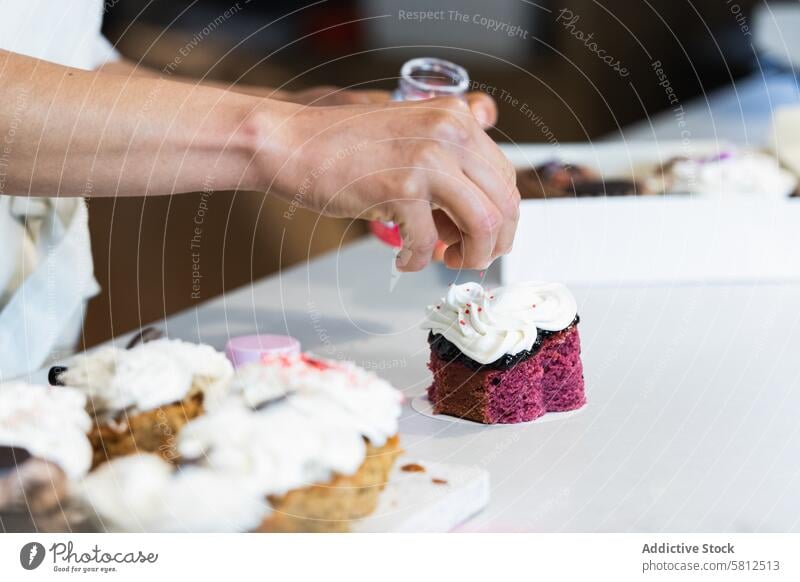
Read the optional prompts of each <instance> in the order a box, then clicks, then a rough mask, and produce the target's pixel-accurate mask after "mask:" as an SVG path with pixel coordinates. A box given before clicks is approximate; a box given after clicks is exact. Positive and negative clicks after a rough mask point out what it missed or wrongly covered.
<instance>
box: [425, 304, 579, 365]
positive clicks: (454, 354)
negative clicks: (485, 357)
mask: <svg viewBox="0 0 800 582" xmlns="http://www.w3.org/2000/svg"><path fill="white" fill-rule="evenodd" d="M580 319H581V318H580V317H579V316H577V315H576V316H575V320H574V321H573V322H572V323H570V324H569V325H568V326H567V327H565V328H564V329H562V330H561V331H547V330H544V329H540V330H539V333H537V334H536V341H535V342H534V344H533V346H532V347H531V349H529V350H522V351H521V352H518V353H516V354H505V355H503V356H501V357H500V358H498V359H496V360H495V361H494V362H490V363H488V364H481V363H480V362H476V361H475V360H473V359H472V358H470V357H469V356H468V355H466V354H465V353H464V352H462V351H461V350H460V349H458V346H456V345H455V344H454V343H453V342H451V341H450V340H448V339H447V338H446V337H444V336H443V335H441V334H438V333H437V334H435V333H433V332H429V333H428V344H429V345H430V346H431V351H432V352H434V353H435V354H436V356H437V357H438V358H439V359H440V360H443V361H445V362H456V361H457V362H459V363H461V364H463V365H464V366H466V367H467V368H470V369H471V370H508V369H510V368H513V367H514V366H516V365H517V364H519V363H520V362H522V361H524V360H527V359H528V358H530V357H531V356H535V355H536V353H537V352H538V351H539V349H541V347H542V343H543V342H544V340H546V339H547V338H548V337H550V336H552V335H555V334H557V333H561V332H562V331H567V330H568V329H572V328H573V327H575V326H576V325H578V323H579V322H580Z"/></svg>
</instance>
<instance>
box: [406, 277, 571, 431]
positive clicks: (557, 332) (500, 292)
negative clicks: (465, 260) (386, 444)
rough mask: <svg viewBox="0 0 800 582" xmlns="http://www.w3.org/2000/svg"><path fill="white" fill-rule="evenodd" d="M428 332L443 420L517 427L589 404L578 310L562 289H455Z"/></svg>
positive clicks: (436, 308) (433, 397) (432, 313)
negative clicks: (521, 423)
mask: <svg viewBox="0 0 800 582" xmlns="http://www.w3.org/2000/svg"><path fill="white" fill-rule="evenodd" d="M422 327H423V329H426V330H428V332H429V333H428V343H429V345H430V349H431V357H430V363H429V368H430V370H431V372H432V373H433V383H432V384H431V386H430V388H429V389H428V398H429V399H430V401H431V403H432V404H433V409H434V412H436V413H437V414H448V415H451V416H457V417H460V418H466V419H469V420H474V421H477V422H482V423H485V424H495V423H516V422H526V421H531V420H534V419H536V418H538V417H540V416H542V415H543V414H545V413H547V412H564V411H568V410H574V409H576V408H580V407H581V406H583V405H584V404H585V402H586V397H585V394H584V381H583V365H582V363H581V359H580V353H581V347H580V337H579V335H578V313H577V304H576V303H575V299H574V297H573V296H572V294H571V293H570V292H569V290H568V289H567V288H566V287H564V286H563V285H560V284H558V283H520V284H516V285H510V286H507V287H500V288H497V289H494V290H486V289H484V288H483V287H482V286H481V285H479V284H478V283H466V284H464V285H452V286H451V287H450V289H449V290H448V292H447V295H446V296H445V297H443V298H442V299H441V301H440V302H439V303H437V304H435V305H431V306H429V307H428V309H427V315H426V318H425V322H424V324H423V326H422Z"/></svg>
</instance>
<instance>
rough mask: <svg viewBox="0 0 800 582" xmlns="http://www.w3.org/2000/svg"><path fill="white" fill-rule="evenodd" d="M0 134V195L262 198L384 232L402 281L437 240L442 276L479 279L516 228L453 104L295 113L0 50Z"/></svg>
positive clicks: (477, 135) (509, 189)
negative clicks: (468, 273) (209, 192)
mask: <svg viewBox="0 0 800 582" xmlns="http://www.w3.org/2000/svg"><path fill="white" fill-rule="evenodd" d="M0 136H6V142H10V143H5V144H2V147H4V148H5V150H7V152H5V150H0V155H4V156H6V158H7V160H8V162H9V163H7V164H5V165H0V180H2V181H0V192H2V193H7V194H27V195H31V196H53V195H59V196H95V195H100V196H102V195H108V196H114V195H121V196H127V195H154V194H174V193H179V192H191V191H198V190H202V189H206V188H208V187H209V184H210V185H211V186H210V187H212V188H214V189H215V190H233V189H248V190H258V191H262V192H270V193H275V194H277V195H279V196H281V197H283V198H284V199H286V200H288V201H289V202H290V204H291V205H292V206H293V207H296V206H302V207H305V208H309V209H311V210H314V211H316V212H319V213H323V214H327V215H331V216H340V217H350V218H363V219H372V220H393V221H395V222H397V223H398V224H399V225H400V229H401V233H402V235H403V238H404V249H403V250H402V251H401V253H400V254H399V256H398V261H397V262H398V267H399V268H401V269H404V270H418V269H421V268H422V267H424V266H425V264H427V263H428V261H429V260H430V258H431V255H432V253H433V250H434V246H435V244H436V240H437V238H440V239H441V240H443V241H445V243H447V244H448V248H447V251H446V252H445V256H444V260H445V263H446V264H447V265H448V266H450V267H455V268H482V267H484V266H486V265H487V264H488V263H489V261H490V260H491V259H493V258H494V257H496V256H498V255H499V254H502V253H504V252H507V251H508V249H509V248H510V246H511V242H512V239H513V235H514V231H515V229H516V222H517V216H518V205H519V193H518V192H517V189H516V187H515V184H514V180H515V173H514V169H513V167H512V166H511V164H510V163H509V162H508V160H507V159H506V158H505V156H503V154H502V152H500V150H499V149H498V148H497V146H496V145H495V144H494V142H493V141H492V140H491V139H490V138H489V137H488V136H487V135H486V133H485V132H484V131H483V130H482V128H481V126H480V125H479V124H478V122H477V121H476V119H475V117H474V116H473V115H472V113H471V111H470V109H469V108H468V106H467V105H466V104H465V103H464V102H463V101H461V100H458V99H433V100H429V101H418V102H414V103H390V104H382V105H375V104H364V105H348V106H335V107H305V106H301V105H297V104H294V103H287V102H283V101H279V100H274V99H263V98H257V97H252V96H248V95H243V94H240V93H234V92H230V91H224V90H221V89H218V88H215V87H207V86H204V85H197V86H194V85H190V84H187V83H180V82H175V81H171V80H164V79H158V78H152V77H147V76H130V75H129V76H125V75H114V74H109V73H104V72H102V71H100V72H86V71H80V70H77V69H70V68H68V67H62V66H59V65H54V64H51V63H47V62H44V61H39V60H36V59H31V58H28V57H24V56H21V55H17V54H14V53H8V52H3V51H0ZM9 138H11V139H9ZM0 139H2V137H0ZM2 161H4V160H3V158H1V157H0V162H2ZM89 185H90V186H91V187H88V186H89Z"/></svg>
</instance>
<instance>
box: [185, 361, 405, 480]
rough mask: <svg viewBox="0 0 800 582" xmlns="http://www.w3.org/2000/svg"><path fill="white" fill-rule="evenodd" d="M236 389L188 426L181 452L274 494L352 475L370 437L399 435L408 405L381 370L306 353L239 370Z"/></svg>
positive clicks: (378, 442) (378, 441) (376, 440)
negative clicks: (374, 371) (381, 375)
mask: <svg viewBox="0 0 800 582" xmlns="http://www.w3.org/2000/svg"><path fill="white" fill-rule="evenodd" d="M231 394H232V397H231V398H229V399H228V400H227V401H226V402H224V403H223V404H222V405H220V406H217V407H215V408H213V409H212V410H210V411H209V412H208V413H207V414H205V415H204V416H202V417H200V418H197V419H195V420H193V421H191V422H190V423H189V424H188V425H186V426H185V427H184V428H183V430H182V431H181V433H180V435H179V438H178V450H179V452H180V454H181V455H182V456H183V457H184V458H191V459H198V458H203V459H205V462H206V463H207V464H209V465H210V466H212V467H214V468H215V469H218V470H221V471H229V472H233V473H236V474H238V475H240V476H241V478H242V479H243V480H245V481H247V482H248V483H250V484H251V486H252V487H253V488H254V489H255V490H256V491H259V492H261V493H263V494H267V495H279V494H282V493H285V492H287V491H289V490H291V489H295V488H298V487H305V486H308V485H311V484H313V483H322V482H326V481H329V480H330V479H331V478H332V477H333V476H334V475H337V474H338V475H352V474H353V473H355V472H356V471H357V470H358V468H359V467H360V466H361V464H362V463H363V462H364V458H365V453H366V445H365V443H364V438H367V439H368V440H369V441H370V442H371V443H372V444H373V445H375V446H378V447H380V446H383V445H384V444H385V443H386V441H387V440H388V438H389V437H391V436H393V435H395V434H396V433H397V430H398V417H399V416H400V412H401V405H402V394H401V393H400V392H398V391H397V390H395V389H394V388H392V386H391V385H390V384H389V383H388V382H386V381H385V380H382V379H381V378H379V377H378V376H376V375H375V374H372V373H370V372H367V371H365V370H363V369H362V368H359V367H358V366H356V365H354V364H352V363H349V362H337V361H331V360H324V359H321V358H316V357H311V356H308V355H306V354H301V355H290V356H268V357H266V358H264V360H263V361H262V362H261V363H254V364H249V365H246V366H244V367H242V368H240V369H239V370H237V373H236V377H235V378H234V380H233V382H232V388H231ZM254 408H260V409H259V410H254Z"/></svg>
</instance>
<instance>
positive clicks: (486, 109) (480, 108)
mask: <svg viewBox="0 0 800 582" xmlns="http://www.w3.org/2000/svg"><path fill="white" fill-rule="evenodd" d="M467 104H468V105H469V109H470V111H472V114H473V115H474V116H475V119H477V120H478V123H480V125H481V127H482V128H483V129H487V128H489V127H491V126H493V125H494V124H496V123H497V103H495V101H494V99H492V98H491V97H490V96H489V95H487V94H486V93H481V92H478V91H475V92H472V93H468V94H467Z"/></svg>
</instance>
